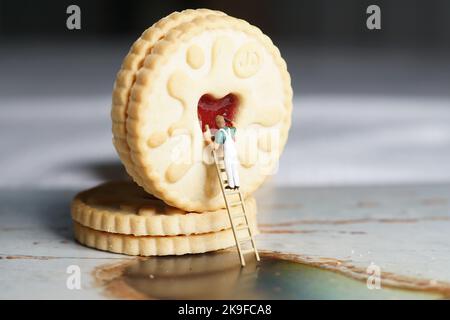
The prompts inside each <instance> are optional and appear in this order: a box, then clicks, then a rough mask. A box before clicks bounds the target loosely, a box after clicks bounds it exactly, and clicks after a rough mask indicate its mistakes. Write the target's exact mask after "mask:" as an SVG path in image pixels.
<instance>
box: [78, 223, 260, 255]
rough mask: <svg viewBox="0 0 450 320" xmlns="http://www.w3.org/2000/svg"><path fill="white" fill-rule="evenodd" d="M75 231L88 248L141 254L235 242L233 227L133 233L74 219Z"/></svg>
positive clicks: (206, 248) (204, 248)
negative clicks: (103, 228)
mask: <svg viewBox="0 0 450 320" xmlns="http://www.w3.org/2000/svg"><path fill="white" fill-rule="evenodd" d="M250 227H251V228H252V230H255V231H254V232H256V225H255V220H252V219H250ZM74 232H75V239H76V240H77V241H78V242H80V243H81V244H83V245H86V246H88V247H91V248H96V249H99V250H104V251H110V252H114V253H122V254H128V255H139V256H165V255H182V254H188V253H204V252H208V251H216V250H220V249H225V248H229V247H233V246H235V245H236V243H235V241H234V237H233V233H232V230H231V229H226V230H222V231H217V232H210V233H203V234H193V235H181V236H132V235H126V234H120V233H111V232H104V231H98V230H94V229H91V228H88V227H85V226H83V225H81V224H79V223H77V222H75V221H74ZM239 232H247V231H245V230H241V231H239Z"/></svg>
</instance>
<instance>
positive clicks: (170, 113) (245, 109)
mask: <svg viewBox="0 0 450 320" xmlns="http://www.w3.org/2000/svg"><path fill="white" fill-rule="evenodd" d="M131 69H133V70H136V73H135V75H134V76H130V77H131V78H134V77H135V82H134V83H133V84H131V82H130V81H131V80H130V81H128V80H127V81H128V82H127V81H125V80H123V81H124V82H127V83H130V85H131V92H130V94H129V95H128V94H122V95H121V94H118V93H117V83H120V82H121V81H122V80H120V74H119V76H118V80H117V81H116V90H115V91H114V94H113V97H114V98H113V99H114V101H115V102H117V101H120V102H121V103H122V104H123V105H126V106H127V107H126V110H122V111H120V112H119V113H121V117H122V118H123V117H125V118H126V130H125V129H123V126H122V131H121V130H120V129H119V128H117V127H116V128H115V129H114V139H115V146H116V149H117V150H118V152H119V154H121V159H122V161H123V163H124V165H125V167H126V168H127V171H128V173H129V174H130V175H131V176H132V177H133V178H134V180H135V181H136V182H137V183H138V184H139V185H141V186H142V187H143V188H144V189H145V190H146V191H147V192H149V193H151V194H153V195H155V196H156V197H158V198H160V199H162V200H163V201H164V202H166V203H168V204H169V205H171V206H174V207H177V208H180V209H183V210H186V211H197V212H202V211H210V210H217V209H219V208H223V207H224V206H225V204H224V199H223V197H222V195H221V194H220V185H219V181H218V179H217V175H216V172H215V167H214V165H213V164H212V162H211V158H210V151H211V150H210V147H209V146H208V145H207V144H206V143H205V141H204V138H203V137H204V133H203V131H204V130H205V128H206V124H208V125H209V127H211V128H213V129H214V125H215V124H214V121H213V119H214V118H215V115H217V114H219V113H221V114H222V115H223V114H225V115H226V117H227V118H229V119H230V118H231V119H230V120H232V121H234V122H235V123H236V127H237V128H238V132H237V141H236V143H237V149H238V157H239V161H240V166H239V171H240V176H241V191H242V192H243V194H244V196H245V197H246V196H248V195H249V194H251V193H252V192H253V191H255V190H256V189H257V188H258V187H259V186H260V185H261V183H262V182H263V181H264V180H265V178H266V177H267V176H268V175H269V174H271V173H273V171H274V170H275V169H276V166H277V161H278V158H279V156H280V154H281V152H282V150H283V148H284V145H285V143H286V140H287V136H288V130H289V127H290V122H291V111H292V88H291V84H290V77H289V73H288V72H287V67H286V63H285V62H284V60H283V59H282V58H281V56H280V52H279V51H278V49H277V48H276V47H275V46H274V45H273V43H272V42H271V40H270V38H268V37H267V36H265V35H264V34H263V33H262V32H261V31H260V30H259V29H258V28H256V27H254V26H251V25H250V24H248V23H247V22H245V21H243V20H239V19H236V18H232V17H229V16H227V15H224V14H222V15H220V14H206V15H200V16H198V17H196V18H194V19H192V20H190V21H188V22H183V23H180V24H179V25H177V26H174V27H173V28H171V29H170V30H167V32H166V33H165V34H164V36H162V37H161V38H160V39H159V40H157V41H156V42H155V43H154V44H153V46H152V48H151V50H150V51H149V52H147V53H146V56H145V60H144V63H143V65H142V66H141V67H139V66H136V67H133V68H131ZM126 99H128V100H126ZM205 100H208V102H207V103H206V102H205ZM210 101H212V102H210ZM205 106H207V107H205ZM208 106H209V107H208ZM119 109H120V108H113V120H114V121H116V120H117V119H118V117H116V116H115V115H116V113H117V110H119ZM119 118H120V117H119ZM199 119H200V120H201V123H200V122H199ZM119 139H120V143H119V142H118V141H119ZM125 154H126V156H125Z"/></svg>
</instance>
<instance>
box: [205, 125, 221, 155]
mask: <svg viewBox="0 0 450 320" xmlns="http://www.w3.org/2000/svg"><path fill="white" fill-rule="evenodd" d="M205 128H206V131H205V132H204V133H203V137H204V138H205V140H206V142H207V143H208V144H212V147H213V148H214V150H217V149H218V148H219V144H218V143H215V142H214V141H212V135H211V130H210V129H209V126H208V125H206V126H205Z"/></svg>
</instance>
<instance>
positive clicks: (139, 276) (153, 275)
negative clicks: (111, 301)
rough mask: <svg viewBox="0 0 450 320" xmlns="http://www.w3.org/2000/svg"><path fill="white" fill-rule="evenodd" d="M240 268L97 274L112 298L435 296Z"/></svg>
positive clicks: (203, 260) (129, 267)
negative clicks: (373, 288)
mask: <svg viewBox="0 0 450 320" xmlns="http://www.w3.org/2000/svg"><path fill="white" fill-rule="evenodd" d="M247 260H249V264H248V265H247V266H246V267H245V268H241V267H240V264H239V260H238V258H237V256H236V254H235V253H234V252H232V251H222V252H215V253H208V254H202V255H186V256H178V257H174V256H170V257H153V258H148V259H139V260H132V261H126V262H124V263H123V264H121V265H117V264H116V265H113V266H111V265H109V266H104V267H101V268H99V269H98V270H97V271H96V277H97V280H100V281H101V283H102V285H103V286H105V287H106V291H107V292H108V294H109V295H110V296H112V297H119V298H138V299H433V298H439V296H438V295H435V294H430V293H425V292H419V291H406V290H400V289H390V288H389V289H388V288H382V289H380V290H369V289H368V288H367V287H366V284H365V283H364V282H362V281H357V280H354V279H351V278H349V277H346V276H344V275H341V274H338V273H335V272H332V271H327V270H323V269H320V268H317V267H311V266H307V265H304V264H300V263H298V262H292V261H289V260H285V259H279V258H277V257H276V256H274V255H273V254H271V255H262V261H261V262H259V263H256V262H251V259H247Z"/></svg>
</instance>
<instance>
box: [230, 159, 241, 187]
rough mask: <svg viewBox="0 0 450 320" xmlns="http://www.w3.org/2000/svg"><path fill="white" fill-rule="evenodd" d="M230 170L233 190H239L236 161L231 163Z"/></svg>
mask: <svg viewBox="0 0 450 320" xmlns="http://www.w3.org/2000/svg"><path fill="white" fill-rule="evenodd" d="M231 169H232V171H233V182H234V187H235V188H239V186H240V185H241V184H240V181H239V171H238V162H237V159H235V161H233V163H232V166H231Z"/></svg>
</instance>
